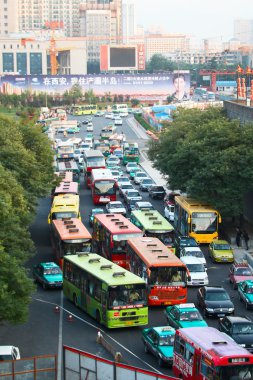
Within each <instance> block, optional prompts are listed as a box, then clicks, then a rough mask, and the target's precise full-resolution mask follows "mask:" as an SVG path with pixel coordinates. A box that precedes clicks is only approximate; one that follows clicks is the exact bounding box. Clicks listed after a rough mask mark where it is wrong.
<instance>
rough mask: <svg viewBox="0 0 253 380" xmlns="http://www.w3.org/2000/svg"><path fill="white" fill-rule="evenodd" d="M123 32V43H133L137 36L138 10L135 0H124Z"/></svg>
mask: <svg viewBox="0 0 253 380" xmlns="http://www.w3.org/2000/svg"><path fill="white" fill-rule="evenodd" d="M122 34H123V36H122V42H123V44H129V43H130V44H131V43H133V39H134V38H135V36H136V12H135V3H134V1H133V0H123V2H122Z"/></svg>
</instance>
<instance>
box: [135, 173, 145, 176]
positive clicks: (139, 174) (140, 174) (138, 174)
mask: <svg viewBox="0 0 253 380" xmlns="http://www.w3.org/2000/svg"><path fill="white" fill-rule="evenodd" d="M136 177H147V174H145V173H136Z"/></svg>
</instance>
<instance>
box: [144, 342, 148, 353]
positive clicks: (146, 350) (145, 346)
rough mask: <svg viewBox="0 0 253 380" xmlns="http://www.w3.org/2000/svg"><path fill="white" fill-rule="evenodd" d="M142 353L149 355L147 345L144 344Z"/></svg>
mask: <svg viewBox="0 0 253 380" xmlns="http://www.w3.org/2000/svg"><path fill="white" fill-rule="evenodd" d="M144 352H146V354H149V349H148V345H147V343H144Z"/></svg>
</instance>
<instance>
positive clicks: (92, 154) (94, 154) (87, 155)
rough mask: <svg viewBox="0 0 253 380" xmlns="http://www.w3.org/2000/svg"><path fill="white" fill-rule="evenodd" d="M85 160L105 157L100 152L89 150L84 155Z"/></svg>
mask: <svg viewBox="0 0 253 380" xmlns="http://www.w3.org/2000/svg"><path fill="white" fill-rule="evenodd" d="M83 156H84V158H90V157H104V156H103V153H102V152H100V150H96V149H89V150H85V151H84V153H83Z"/></svg>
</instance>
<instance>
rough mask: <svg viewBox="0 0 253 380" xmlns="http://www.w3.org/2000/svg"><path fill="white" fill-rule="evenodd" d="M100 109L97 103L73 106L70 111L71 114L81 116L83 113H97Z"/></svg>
mask: <svg viewBox="0 0 253 380" xmlns="http://www.w3.org/2000/svg"><path fill="white" fill-rule="evenodd" d="M97 111H98V106H97V105H96V104H81V105H77V106H72V107H71V110H70V113H71V115H76V116H81V115H95V113H97Z"/></svg>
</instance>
